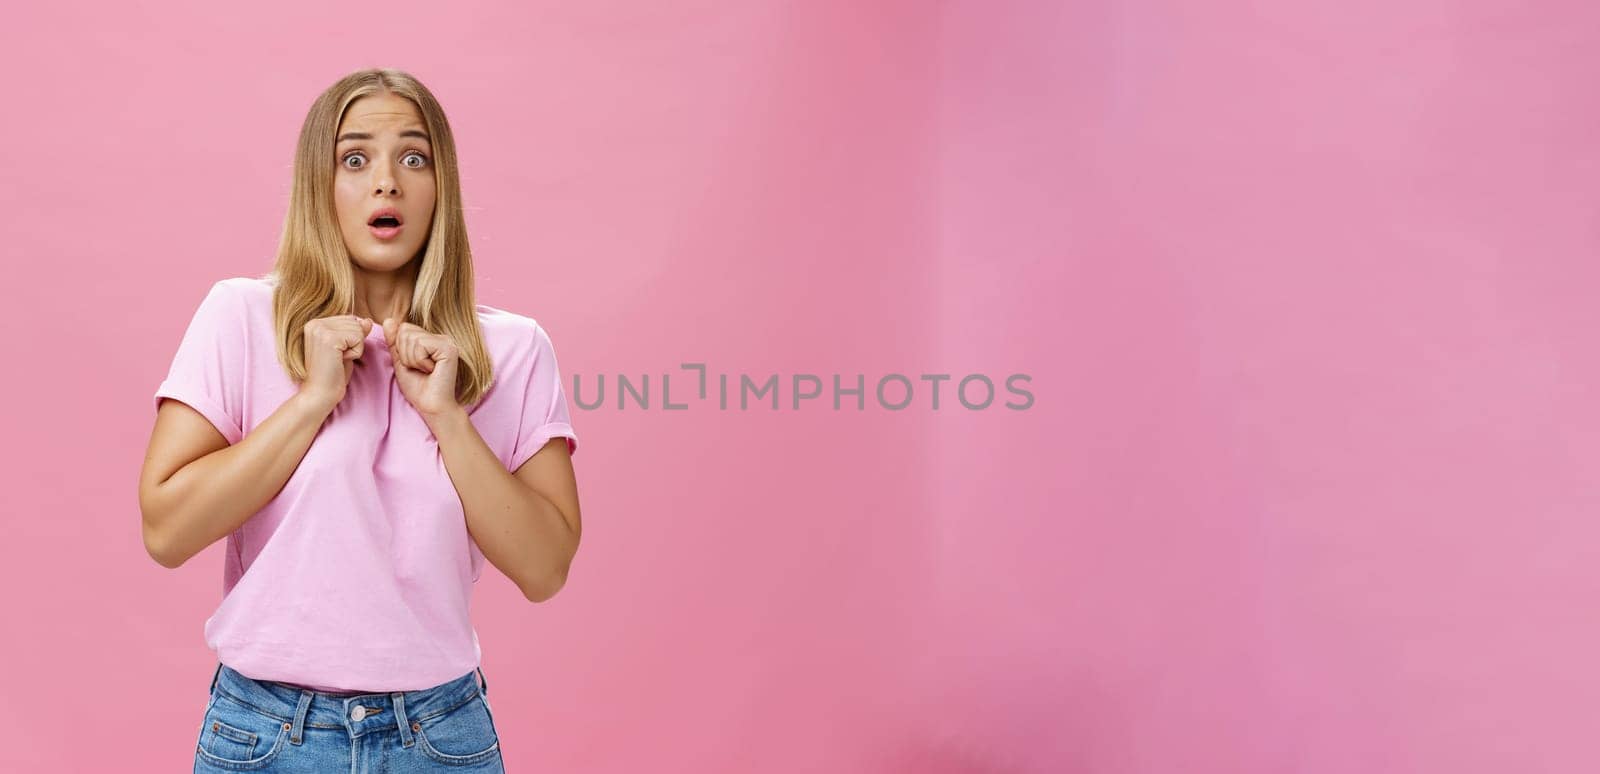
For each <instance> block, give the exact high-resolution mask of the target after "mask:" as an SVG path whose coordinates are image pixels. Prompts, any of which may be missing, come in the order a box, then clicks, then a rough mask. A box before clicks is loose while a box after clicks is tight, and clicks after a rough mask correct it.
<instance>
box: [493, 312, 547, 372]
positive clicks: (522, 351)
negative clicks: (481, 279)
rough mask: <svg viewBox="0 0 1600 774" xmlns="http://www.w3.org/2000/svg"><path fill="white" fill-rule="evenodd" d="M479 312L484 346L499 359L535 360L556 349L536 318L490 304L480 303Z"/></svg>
mask: <svg viewBox="0 0 1600 774" xmlns="http://www.w3.org/2000/svg"><path fill="white" fill-rule="evenodd" d="M477 312H478V325H479V328H480V329H481V330H482V331H483V340H484V345H485V346H487V347H488V348H489V351H490V353H491V354H493V355H494V356H495V358H496V360H502V362H504V361H505V360H510V361H513V362H515V361H526V360H534V359H537V357H538V355H539V353H540V352H541V351H544V350H548V349H551V348H552V347H551V344H550V336H549V334H547V333H546V332H545V330H544V326H542V325H540V324H539V321H538V320H537V319H535V318H533V317H530V316H528V315H525V314H519V313H517V312H512V311H510V310H506V309H500V308H498V307H493V306H489V305H487V304H478V305H477Z"/></svg>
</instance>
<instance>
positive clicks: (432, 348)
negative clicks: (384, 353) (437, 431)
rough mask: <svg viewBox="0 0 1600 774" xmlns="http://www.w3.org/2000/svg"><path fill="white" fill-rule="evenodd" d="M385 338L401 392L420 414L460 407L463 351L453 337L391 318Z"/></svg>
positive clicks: (384, 328)
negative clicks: (458, 387)
mask: <svg viewBox="0 0 1600 774" xmlns="http://www.w3.org/2000/svg"><path fill="white" fill-rule="evenodd" d="M383 340H384V341H385V342H386V343H387V344H388V345H389V356H390V359H391V360H393V361H394V376H395V379H396V380H398V381H399V382H400V393H401V394H402V395H404V396H405V397H406V400H407V401H408V402H410V403H411V405H412V407H414V408H416V410H417V413H419V414H421V415H422V416H423V417H424V418H425V419H429V418H432V417H435V416H439V415H442V414H444V413H445V412H446V411H449V410H451V409H455V408H458V407H459V406H460V404H458V403H457V402H456V361H457V360H458V359H459V351H458V350H457V349H456V343H455V342H454V341H451V340H450V337H449V336H446V335H444V334H441V333H429V332H428V331H427V330H426V329H424V328H423V327H422V326H420V325H413V324H412V323H408V322H405V321H404V320H396V319H394V318H392V317H390V318H386V319H384V321H383Z"/></svg>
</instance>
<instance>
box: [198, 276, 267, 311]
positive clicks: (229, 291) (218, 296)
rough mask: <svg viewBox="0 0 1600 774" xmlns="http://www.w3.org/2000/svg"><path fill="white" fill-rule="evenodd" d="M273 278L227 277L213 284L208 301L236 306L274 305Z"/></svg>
mask: <svg viewBox="0 0 1600 774" xmlns="http://www.w3.org/2000/svg"><path fill="white" fill-rule="evenodd" d="M272 289H273V282H272V280H270V279H268V278H265V277H225V278H223V279H219V280H217V281H216V282H213V283H212V284H211V288H210V290H208V291H207V293H206V298H207V300H208V301H211V302H212V303H217V304H225V305H227V306H229V307H234V308H251V309H254V308H258V307H260V306H261V305H263V304H265V305H266V306H267V307H268V308H270V307H271V306H272Z"/></svg>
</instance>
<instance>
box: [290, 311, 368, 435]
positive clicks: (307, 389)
mask: <svg viewBox="0 0 1600 774" xmlns="http://www.w3.org/2000/svg"><path fill="white" fill-rule="evenodd" d="M304 332H305V347H306V379H305V381H304V382H303V383H301V385H300V391H301V392H302V393H304V394H306V395H307V396H308V397H309V398H310V399H311V400H312V401H313V402H314V403H315V404H316V405H318V406H325V407H326V408H327V409H328V410H330V411H331V410H333V407H334V406H337V405H339V401H341V400H344V392H345V388H346V387H347V386H349V384H350V372H351V370H353V369H354V368H355V359H356V358H358V357H361V351H362V348H363V345H364V344H365V343H366V339H367V334H368V333H371V332H372V321H371V320H369V319H367V318H365V317H358V316H356V315H353V314H340V315H334V316H332V317H319V318H317V319H315V320H310V321H308V322H307V323H306V324H305V328H304Z"/></svg>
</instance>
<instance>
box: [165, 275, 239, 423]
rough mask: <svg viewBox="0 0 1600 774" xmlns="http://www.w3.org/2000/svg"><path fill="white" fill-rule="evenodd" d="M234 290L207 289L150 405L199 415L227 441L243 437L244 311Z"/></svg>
mask: <svg viewBox="0 0 1600 774" xmlns="http://www.w3.org/2000/svg"><path fill="white" fill-rule="evenodd" d="M242 301H243V299H241V298H240V297H239V295H238V290H237V288H230V287H228V285H227V283H226V281H219V282H217V283H216V284H214V285H212V286H211V290H210V291H209V292H207V293H206V297H205V298H204V299H203V300H202V301H201V302H200V307H199V308H198V309H196V310H195V313H194V316H193V317H192V318H190V320H189V327H188V329H187V330H185V331H184V334H183V339H182V340H181V341H180V342H179V343H178V351H177V354H176V355H174V356H173V358H172V366H171V368H170V369H169V370H168V371H167V378H166V379H165V380H164V381H162V382H161V386H159V387H157V388H156V393H155V406H156V408H157V409H158V410H159V409H160V408H161V399H162V398H171V399H172V400H176V401H180V402H182V403H185V404H187V405H188V406H189V407H190V408H193V409H194V410H195V411H198V412H200V415H201V416H203V417H205V418H206V419H207V420H209V421H210V422H211V424H212V425H213V426H215V427H216V428H217V431H218V432H220V433H222V436H223V437H224V438H226V439H228V443H230V444H235V443H238V442H239V441H240V440H241V439H242V438H244V422H243V419H242V417H243V415H244V410H243V404H244V377H245V374H244V365H245V362H244V358H245V351H244V350H245V347H244V328H245V319H244V309H243V306H242Z"/></svg>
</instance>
